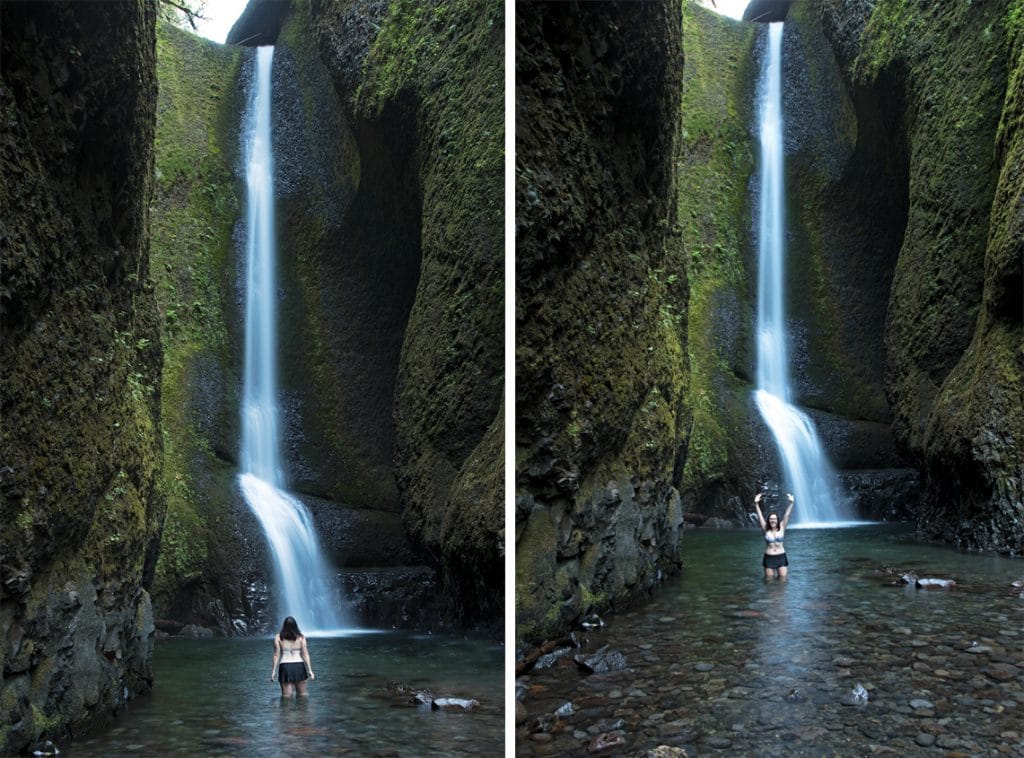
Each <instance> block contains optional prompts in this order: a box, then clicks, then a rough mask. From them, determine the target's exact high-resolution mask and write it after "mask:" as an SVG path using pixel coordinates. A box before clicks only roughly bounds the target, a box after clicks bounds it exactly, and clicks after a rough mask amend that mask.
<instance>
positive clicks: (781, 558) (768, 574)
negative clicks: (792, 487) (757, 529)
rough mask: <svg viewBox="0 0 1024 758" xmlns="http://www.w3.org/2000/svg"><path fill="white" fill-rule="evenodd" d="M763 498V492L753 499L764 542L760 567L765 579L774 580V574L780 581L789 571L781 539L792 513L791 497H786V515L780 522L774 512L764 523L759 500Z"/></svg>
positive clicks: (784, 534)
mask: <svg viewBox="0 0 1024 758" xmlns="http://www.w3.org/2000/svg"><path fill="white" fill-rule="evenodd" d="M763 497H764V493H763V492H759V493H757V495H756V496H755V497H754V507H755V508H756V509H757V520H758V522H759V523H760V524H761V531H762V532H764V541H765V546H764V559H763V560H762V561H761V565H762V566H764V575H765V578H766V579H774V578H775V576H776V574H778V576H779V578H780V579H785V578H786V573H787V572H788V571H789V569H788V566H789V558H787V557H786V548H785V547H784V546H783V545H782V539H783V537H785V536H786V525H787V524H788V523H789V516H790V514H792V513H793V496H792V495H789V494H787V495H786V498H787V499H788V500H789V505H788V506H786V514H785V515H784V516H783V517H782V521H781V522H780V521H779V514H777V513H775V512H774V511H772V512H771V513H769V514H768V520H767V522H766V521H765V518H764V514H762V513H761V498H763Z"/></svg>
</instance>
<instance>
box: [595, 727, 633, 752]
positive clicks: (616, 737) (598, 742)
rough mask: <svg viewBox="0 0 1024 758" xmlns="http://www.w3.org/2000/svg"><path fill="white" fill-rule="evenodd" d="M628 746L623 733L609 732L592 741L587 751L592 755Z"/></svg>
mask: <svg viewBox="0 0 1024 758" xmlns="http://www.w3.org/2000/svg"><path fill="white" fill-rule="evenodd" d="M625 744H626V735H624V734H623V733H622V732H608V733H606V734H599V735H597V736H596V737H594V739H592V740H591V741H590V744H589V745H588V746H587V750H588V751H589V752H591V753H600V752H602V751H604V750H611V749H612V748H616V747H622V746H623V745H625Z"/></svg>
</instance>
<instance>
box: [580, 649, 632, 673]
mask: <svg viewBox="0 0 1024 758" xmlns="http://www.w3.org/2000/svg"><path fill="white" fill-rule="evenodd" d="M573 660H574V661H576V663H577V665H579V667H580V668H582V669H585V670H587V671H589V672H591V673H594V674H600V673H604V672H606V671H621V670H622V669H624V668H626V656H624V655H623V654H622V653H620V652H618V651H616V650H612V649H611V645H605V646H604V647H602V648H599V649H598V650H597V651H595V652H593V653H590V654H589V655H586V654H582V653H581V654H579V655H576V656H573Z"/></svg>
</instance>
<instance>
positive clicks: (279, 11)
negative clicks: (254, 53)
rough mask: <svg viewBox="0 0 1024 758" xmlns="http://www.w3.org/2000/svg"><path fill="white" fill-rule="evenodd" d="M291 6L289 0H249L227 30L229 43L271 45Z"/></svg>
mask: <svg viewBox="0 0 1024 758" xmlns="http://www.w3.org/2000/svg"><path fill="white" fill-rule="evenodd" d="M290 8H291V0H249V4H248V5H246V6H245V10H244V11H243V12H242V15H241V16H240V17H239V19H238V20H237V21H236V22H235V23H234V25H233V26H232V27H231V31H229V32H228V38H227V44H229V45H248V46H250V47H255V46H257V45H273V44H275V43H276V42H277V37H278V35H279V34H280V33H281V26H282V25H283V24H284V19H285V17H286V16H287V15H288V11H289V9H290Z"/></svg>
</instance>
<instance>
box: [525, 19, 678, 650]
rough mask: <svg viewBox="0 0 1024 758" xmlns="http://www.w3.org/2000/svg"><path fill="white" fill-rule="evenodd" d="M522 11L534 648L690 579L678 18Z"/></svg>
mask: <svg viewBox="0 0 1024 758" xmlns="http://www.w3.org/2000/svg"><path fill="white" fill-rule="evenodd" d="M516 10H517V13H516V38H517V50H516V123H517V131H516V141H517V145H516V226H517V229H516V419H517V421H516V435H517V440H516V617H517V638H518V640H519V641H520V642H526V643H529V642H536V641H538V640H540V639H543V638H545V637H547V636H549V635H552V634H555V633H558V632H560V631H563V630H564V629H565V628H566V627H567V626H568V625H569V624H570V623H571V622H572V621H573V620H575V619H578V618H579V617H580V616H581V615H582V614H585V613H588V612H590V611H595V610H596V611H601V610H605V609H607V608H609V607H611V606H615V605H621V604H622V603H624V602H628V601H629V600H630V599H632V598H634V597H635V596H637V595H638V594H640V593H642V592H643V591H645V590H648V589H650V588H652V587H653V586H655V585H656V584H657V583H659V582H660V581H661V579H662V578H664V577H665V576H666V575H668V574H671V573H674V572H675V571H677V570H678V568H679V563H680V553H679V537H680V533H679V525H680V523H681V521H682V513H681V508H680V500H679V494H678V492H677V490H676V488H675V486H674V482H675V481H676V477H677V474H678V472H677V468H678V467H679V466H680V465H682V463H683V462H684V460H685V458H684V456H683V454H682V453H680V452H679V451H680V450H682V451H685V444H686V432H687V430H688V428H689V420H688V418H687V416H686V413H687V409H686V407H685V404H684V390H685V381H686V328H687V325H686V320H685V317H684V314H685V308H686V302H687V296H686V293H687V279H686V272H687V269H686V265H685V261H684V260H683V250H682V244H681V240H680V237H679V230H678V229H677V228H676V226H675V223H674V222H675V194H674V193H675V188H674V184H673V165H674V162H675V160H676V158H677V154H676V151H677V133H678V119H677V114H678V109H679V99H680V75H681V73H682V63H683V61H682V45H681V39H680V37H681V32H682V28H681V27H682V24H681V22H682V10H681V7H680V4H679V3H678V2H663V3H644V4H633V3H614V2H602V3H581V4H578V5H577V4H568V3H523V4H520V5H519V6H518V7H517V9H516ZM677 454H678V456H677Z"/></svg>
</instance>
